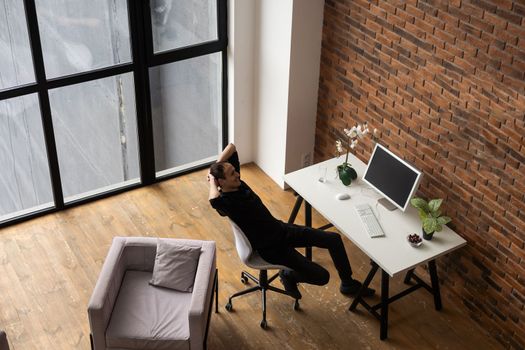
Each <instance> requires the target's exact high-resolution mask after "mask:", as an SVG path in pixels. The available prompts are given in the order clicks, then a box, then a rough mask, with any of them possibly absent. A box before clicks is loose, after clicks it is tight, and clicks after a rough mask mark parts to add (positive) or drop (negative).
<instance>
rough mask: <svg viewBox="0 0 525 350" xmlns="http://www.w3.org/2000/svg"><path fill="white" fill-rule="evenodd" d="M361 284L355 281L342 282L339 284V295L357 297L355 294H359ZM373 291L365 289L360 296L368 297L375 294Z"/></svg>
mask: <svg viewBox="0 0 525 350" xmlns="http://www.w3.org/2000/svg"><path fill="white" fill-rule="evenodd" d="M362 285H363V284H362V283H361V282H359V281H357V280H354V279H353V280H350V281H349V282H347V281H343V282H341V286H340V287H339V291H340V292H341V294H344V295H357V292H359V289H360V288H361V286H362ZM375 292H376V291H375V290H374V289H372V288H368V287H367V288H365V290H364V291H363V293H362V294H361V296H362V297H370V296H372V295H374V294H375Z"/></svg>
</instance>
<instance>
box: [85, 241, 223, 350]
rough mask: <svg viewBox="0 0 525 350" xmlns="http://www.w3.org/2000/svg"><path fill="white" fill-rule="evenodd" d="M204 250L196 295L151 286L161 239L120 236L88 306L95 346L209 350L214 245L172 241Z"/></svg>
mask: <svg viewBox="0 0 525 350" xmlns="http://www.w3.org/2000/svg"><path fill="white" fill-rule="evenodd" d="M170 241H173V242H174V243H177V244H181V245H185V246H190V247H200V248H201V253H200V257H199V262H198V265H197V271H196V273H195V280H194V284H193V291H192V292H189V293H188V292H179V291H176V290H173V289H167V288H161V287H154V286H151V285H150V284H149V281H150V279H151V276H152V271H153V267H154V263H155V254H156V249H157V239H156V238H149V237H115V238H114V239H113V243H112V245H111V247H110V249H109V252H108V255H107V257H106V260H105V262H104V265H103V266H102V270H101V272H100V276H99V278H98V280H97V283H96V285H95V288H94V290H93V294H92V295H91V299H90V301H89V305H88V317H89V324H90V327H91V347H92V349H95V350H102V349H115V350H116V349H119V350H123V349H205V348H206V338H207V332H208V327H209V321H210V316H211V308H212V304H213V292H214V291H215V312H218V309H217V288H218V282H217V281H218V276H217V269H216V261H215V259H216V257H215V242H212V241H196V240H187V239H170Z"/></svg>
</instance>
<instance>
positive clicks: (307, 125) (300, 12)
mask: <svg viewBox="0 0 525 350" xmlns="http://www.w3.org/2000/svg"><path fill="white" fill-rule="evenodd" d="M323 10H324V0H307V1H304V0H295V1H294V5H293V21H292V37H291V48H292V49H291V57H290V81H289V84H290V87H289V92H288V125H287V129H286V160H285V169H284V170H285V173H289V172H291V171H294V170H297V169H300V168H302V167H303V165H304V164H302V158H303V155H304V154H307V153H309V155H310V160H311V161H313V151H314V145H315V122H316V116H317V94H318V90H319V69H320V63H321V40H322V30H323Z"/></svg>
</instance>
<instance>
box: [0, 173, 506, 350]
mask: <svg viewBox="0 0 525 350" xmlns="http://www.w3.org/2000/svg"><path fill="white" fill-rule="evenodd" d="M205 175H206V171H199V172H195V173H193V174H189V175H186V176H183V177H179V178H176V179H173V180H169V181H166V182H163V183H161V184H158V185H154V186H150V187H148V188H142V189H138V190H135V191H132V192H128V193H124V194H121V195H118V196H114V197H111V198H108V199H104V200H100V201H97V202H94V203H91V204H87V205H84V206H80V207H76V208H73V209H71V210H68V211H64V212H61V213H58V214H51V215H48V216H45V217H42V218H38V219H35V220H32V221H30V222H26V223H22V224H19V225H16V226H12V227H9V228H5V229H2V230H0V329H5V330H6V332H7V335H8V338H9V341H10V343H11V348H12V349H15V350H31V349H35V350H36V349H38V350H42V349H53V350H55V349H89V325H88V320H87V313H86V307H87V302H88V300H89V297H90V295H91V292H92V290H93V286H94V285H95V282H96V279H97V276H98V274H99V271H100V268H101V266H102V263H103V261H104V258H105V256H106V253H107V251H108V249H109V246H110V244H111V240H112V238H113V237H114V236H153V237H156V236H158V237H187V238H195V239H206V240H214V241H216V242H217V248H218V253H217V265H218V268H219V281H220V282H219V283H220V286H219V288H220V292H219V304H220V308H219V314H213V316H212V321H211V326H210V332H209V337H208V348H209V349H301V350H303V349H323V350H324V349H497V348H499V345H498V344H497V343H496V342H495V341H494V340H492V339H490V338H489V337H488V336H487V335H486V334H485V332H483V331H482V330H481V329H479V328H478V327H477V326H476V325H475V324H474V322H473V321H471V320H470V319H469V318H468V317H467V316H466V315H465V313H464V312H463V311H462V310H461V306H460V305H458V304H456V303H455V302H454V301H453V300H447V299H444V300H443V303H444V308H443V310H442V311H441V312H437V311H435V310H434V308H433V299H432V297H431V296H430V295H429V294H428V293H427V292H426V291H424V290H419V291H417V292H415V293H413V294H411V295H410V296H409V297H406V298H404V299H401V300H399V301H396V302H395V303H394V304H392V305H391V308H390V314H389V315H390V322H389V323H390V327H389V338H388V340H387V341H380V340H379V322H378V321H377V320H376V319H374V318H373V317H372V316H371V315H370V314H368V313H367V312H365V311H364V310H363V309H362V308H359V309H358V310H359V312H357V313H351V312H349V311H347V309H348V306H349V303H350V302H351V300H352V299H350V298H348V297H345V296H343V295H341V294H339V292H338V282H339V281H338V280H337V278H336V276H337V275H336V273H335V269H334V267H333V265H332V263H331V261H330V259H329V256H328V255H327V254H326V253H325V252H323V251H321V250H316V249H314V260H315V261H318V262H320V263H321V264H322V265H323V266H325V267H327V268H328V269H329V270H330V273H331V275H332V276H333V278H332V279H331V280H330V282H329V284H328V285H326V286H323V287H317V286H309V285H306V286H301V287H300V290H301V292H302V294H303V299H302V300H301V309H300V310H299V311H294V310H293V309H292V305H293V303H292V299H290V298H288V297H286V296H282V295H275V294H273V293H272V294H270V295H269V296H268V322H269V328H268V329H267V330H262V329H261V328H260V327H259V322H260V317H261V314H260V295H258V294H251V295H249V296H243V297H241V298H239V299H236V300H235V301H234V310H233V312H231V313H229V312H227V311H226V310H225V309H224V305H225V303H226V301H227V297H228V295H230V294H232V293H234V292H235V291H238V290H240V289H242V288H244V286H243V285H242V284H241V282H240V280H239V273H240V271H241V269H242V268H243V266H242V265H241V263H240V261H239V258H238V257H237V253H236V250H235V248H234V244H233V237H232V234H231V232H230V228H229V224H228V222H227V220H226V219H224V218H221V217H220V216H219V215H218V214H217V213H215V212H214V211H213V210H212V209H211V208H210V206H209V204H208V200H207V196H208V191H207V188H208V187H207V183H206V180H205V177H206V176H205ZM243 178H244V180H245V181H247V182H248V183H249V184H250V185H251V187H252V188H253V189H254V190H255V191H256V192H257V193H258V194H259V195H260V196H261V198H262V199H263V201H264V202H265V203H266V204H267V206H268V207H269V209H270V210H271V211H272V213H273V214H274V216H276V217H278V218H280V219H282V220H286V219H287V217H288V215H289V212H290V210H291V208H292V206H293V203H294V201H295V198H294V196H293V194H292V193H291V192H290V191H282V190H281V189H280V188H279V187H278V186H277V185H276V184H275V183H274V182H272V181H271V180H270V179H269V178H268V177H267V176H266V175H265V174H264V173H263V172H262V171H261V170H260V169H259V168H258V167H256V166H255V165H247V166H245V167H243ZM313 219H314V224H316V225H321V224H323V223H324V222H323V220H322V218H320V217H319V215H317V214H316V213H314V217H313ZM302 220H303V217H302V216H301V215H300V216H299V217H298V220H297V222H303V221H302ZM345 245H346V248H347V252H348V254H349V257H350V261H351V263H352V267H353V269H354V276H355V277H356V278H358V279H361V280H363V279H364V277H365V276H366V274H367V272H368V269H369V260H368V259H367V258H366V256H364V255H363V253H361V252H360V251H359V249H357V248H356V247H355V246H354V245H353V244H352V243H350V241H348V240H347V239H345ZM438 272H439V271H438ZM401 282H402V281H401V280H400V279H394V281H393V283H391V292H395V291H399V290H401V288H403V287H402V283H401ZM276 284H279V282H276ZM372 286H373V287H375V288H376V289H377V290H378V289H379V281H378V277H376V279H375V280H374V281H373V282H372ZM442 288H445V289H446V288H447V286H446V285H444V286H442ZM375 299H376V300H378V298H377V297H376V298H375Z"/></svg>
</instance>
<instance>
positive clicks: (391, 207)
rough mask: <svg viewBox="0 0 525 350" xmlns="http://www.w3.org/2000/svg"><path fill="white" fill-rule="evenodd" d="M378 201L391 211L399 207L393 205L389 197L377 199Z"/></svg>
mask: <svg viewBox="0 0 525 350" xmlns="http://www.w3.org/2000/svg"><path fill="white" fill-rule="evenodd" d="M377 202H378V203H379V204H381V205H382V206H383V207H385V208H386V209H387V210H389V211H393V210H396V209H397V207H396V206H395V205H393V204H392V203H391V202H390V201H389V200H388V199H386V198H379V199H378V200H377Z"/></svg>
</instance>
